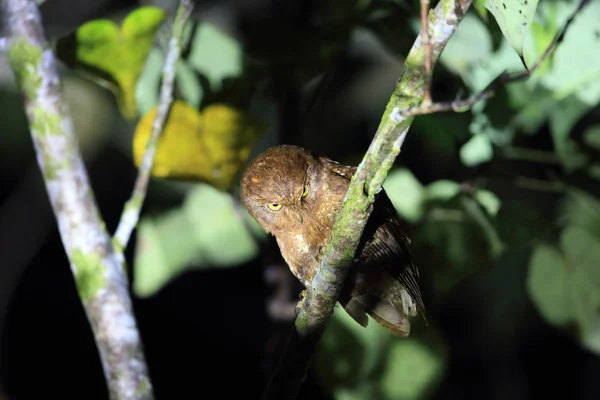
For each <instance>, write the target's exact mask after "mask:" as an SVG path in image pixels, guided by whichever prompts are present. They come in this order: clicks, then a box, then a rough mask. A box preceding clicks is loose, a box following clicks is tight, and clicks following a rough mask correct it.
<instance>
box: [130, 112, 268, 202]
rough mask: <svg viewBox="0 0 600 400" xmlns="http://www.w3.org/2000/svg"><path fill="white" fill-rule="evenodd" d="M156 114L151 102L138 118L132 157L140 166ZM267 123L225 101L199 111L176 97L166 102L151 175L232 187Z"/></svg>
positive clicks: (224, 187)
mask: <svg viewBox="0 0 600 400" xmlns="http://www.w3.org/2000/svg"><path fill="white" fill-rule="evenodd" d="M155 116H156V107H153V108H152V109H151V110H150V111H149V112H148V113H147V114H146V115H144V116H143V117H142V119H141V120H140V121H139V123H138V125H137V127H136V130H135V134H134V138H133V158H134V162H135V165H136V166H138V167H139V166H140V164H141V161H142V157H143V155H144V151H145V148H146V143H147V141H148V138H149V137H150V134H151V132H152V123H153V122H154V117H155ZM265 129H266V125H265V124H263V123H261V122H259V121H257V120H256V119H255V118H253V117H252V116H251V115H250V114H248V113H246V112H244V111H243V110H239V109H236V108H233V107H230V106H228V105H224V104H212V105H210V106H208V107H206V108H205V109H204V110H202V111H201V112H198V110H196V109H195V108H194V107H192V106H190V105H188V104H186V103H185V102H183V101H181V100H176V101H175V102H174V103H173V106H172V107H171V112H170V114H169V117H168V118H167V121H166V124H165V127H164V130H163V133H162V135H161V137H160V139H159V141H158V149H157V151H156V155H155V158H154V165H153V167H152V176H154V177H156V178H166V179H174V180H175V179H176V180H180V179H181V180H192V181H202V182H206V183H209V184H211V185H213V186H214V187H216V188H218V189H221V190H231V189H232V187H233V184H234V183H235V181H236V179H237V178H238V174H239V173H240V171H241V169H242V168H243V167H244V165H245V164H246V162H247V161H248V157H249V155H250V151H251V150H252V147H253V146H254V145H255V144H256V141H257V140H258V138H259V137H260V136H261V135H262V134H263V133H264V131H265Z"/></svg>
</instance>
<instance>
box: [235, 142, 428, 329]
mask: <svg viewBox="0 0 600 400" xmlns="http://www.w3.org/2000/svg"><path fill="white" fill-rule="evenodd" d="M355 172H356V167H349V166H344V165H340V164H338V163H337V162H335V161H332V160H330V159H328V158H324V157H314V156H312V155H311V154H310V153H309V152H308V151H307V150H305V149H303V148H301V147H297V146H290V145H282V146H276V147H272V148H270V149H268V150H267V151H265V152H264V153H262V154H261V155H259V156H258V157H257V158H256V159H255V160H254V161H253V162H252V164H251V165H250V166H249V167H248V168H247V170H246V171H245V173H244V176H243V177H242V182H241V199H242V202H243V203H244V205H245V206H246V208H247V209H248V211H249V212H250V214H251V215H252V216H253V217H254V218H255V219H256V220H257V221H258V223H259V224H260V225H261V226H262V227H263V229H264V230H265V231H266V232H267V233H271V234H272V235H274V236H275V238H276V240H277V244H278V245H279V249H280V250H281V254H282V256H283V258H284V259H285V261H286V262H287V264H288V266H289V267H290V269H291V271H292V273H293V274H294V276H296V278H298V279H299V280H300V282H302V284H303V285H304V286H305V287H306V288H309V287H310V284H311V282H312V280H313V278H314V277H315V274H316V273H317V271H318V269H319V266H320V263H321V256H322V254H323V250H324V249H325V247H326V246H327V244H328V242H329V239H330V232H331V228H332V226H333V223H334V221H335V218H336V215H337V213H338V211H339V210H340V208H341V206H342V202H343V200H344V196H345V195H346V191H347V190H348V185H349V184H350V179H351V178H352V176H353V174H354V173H355ZM409 243H410V241H409V239H408V238H407V237H406V236H405V235H404V233H403V231H402V229H401V226H400V219H399V216H398V214H397V213H396V210H395V209H394V207H393V205H392V203H391V201H390V199H389V198H388V196H387V194H386V193H385V191H383V190H382V191H381V192H380V193H379V195H378V197H377V200H376V202H375V205H374V208H373V212H372V214H371V217H370V218H369V221H368V222H367V226H366V227H365V230H364V233H363V236H362V239H361V243H360V245H359V248H358V250H357V252H356V258H355V264H354V265H353V267H352V269H351V270H350V273H349V276H348V278H347V280H346V283H345V285H344V288H343V290H342V293H341V295H340V299H339V302H340V304H341V305H342V307H344V310H346V312H348V314H349V315H350V316H352V318H353V319H354V320H355V321H356V322H358V323H359V324H361V325H362V326H367V323H368V318H367V314H368V315H370V316H371V317H372V318H373V319H375V320H376V321H377V322H378V323H379V324H381V325H382V326H383V327H385V328H387V329H388V330H389V331H390V332H392V333H393V334H394V335H397V336H407V335H408V334H409V332H410V322H409V320H408V317H409V316H415V315H417V312H421V314H423V310H424V306H423V301H422V298H421V292H420V290H419V285H418V283H417V280H418V278H419V272H418V270H417V267H416V266H415V264H413V263H412V261H411V257H410V253H409V248H408V245H409Z"/></svg>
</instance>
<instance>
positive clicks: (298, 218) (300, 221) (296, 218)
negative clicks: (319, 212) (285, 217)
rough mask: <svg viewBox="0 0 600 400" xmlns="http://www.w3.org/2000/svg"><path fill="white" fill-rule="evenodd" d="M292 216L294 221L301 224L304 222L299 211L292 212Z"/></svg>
mask: <svg viewBox="0 0 600 400" xmlns="http://www.w3.org/2000/svg"><path fill="white" fill-rule="evenodd" d="M290 214H291V215H292V217H294V219H295V220H296V221H298V222H299V223H302V221H303V219H302V214H300V213H299V212H298V211H295V210H290Z"/></svg>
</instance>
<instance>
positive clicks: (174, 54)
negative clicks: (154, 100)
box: [114, 0, 194, 248]
mask: <svg viewBox="0 0 600 400" xmlns="http://www.w3.org/2000/svg"><path fill="white" fill-rule="evenodd" d="M193 7H194V5H193V2H192V0H181V1H180V3H179V7H178V8H177V13H176V14H175V20H174V21H173V30H172V34H171V39H170V40H169V50H168V51H167V56H166V57H165V63H164V66H163V76H162V84H161V88H160V98H159V99H158V105H157V110H156V117H154V121H153V122H152V132H151V134H150V138H148V142H147V143H146V149H145V150H144V155H143V157H142V162H141V164H140V168H139V172H138V176H137V179H136V181H135V184H134V186H133V192H132V193H131V198H130V199H129V200H128V201H127V202H126V203H125V207H124V209H123V213H122V215H121V219H120V221H119V225H118V226H117V230H116V232H115V235H114V238H115V242H116V243H117V245H118V246H119V247H120V248H125V247H127V242H129V238H130V237H131V232H133V230H134V229H135V227H136V226H137V224H138V221H139V219H140V213H141V212H142V206H143V204H144V199H145V198H146V191H147V189H148V182H149V181H150V173H151V171H152V165H153V163H154V155H155V154H156V149H157V148H158V139H159V138H160V135H161V134H162V131H163V127H164V125H165V122H166V120H167V116H168V115H169V110H170V109H171V104H172V103H173V86H174V83H175V71H176V70H177V62H178V61H179V57H180V55H181V47H182V43H181V41H182V39H183V28H184V26H185V23H186V21H187V19H188V18H189V16H190V14H191V13H192V9H193Z"/></svg>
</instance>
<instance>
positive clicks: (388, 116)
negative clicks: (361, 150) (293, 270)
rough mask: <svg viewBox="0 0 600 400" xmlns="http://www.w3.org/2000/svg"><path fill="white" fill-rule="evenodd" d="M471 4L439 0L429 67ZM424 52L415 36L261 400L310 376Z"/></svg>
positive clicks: (394, 148)
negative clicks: (402, 69)
mask: <svg viewBox="0 0 600 400" xmlns="http://www.w3.org/2000/svg"><path fill="white" fill-rule="evenodd" d="M470 5H471V0H440V1H439V3H438V4H437V6H436V7H435V8H434V9H433V11H432V12H431V15H430V18H429V21H428V22H429V24H428V25H429V46H428V47H429V49H430V51H431V53H430V54H431V55H430V62H431V66H432V67H433V65H435V63H436V62H437V60H438V59H439V56H440V54H441V52H442V50H443V49H444V47H445V46H446V43H448V41H449V40H450V38H451V37H452V35H453V34H454V32H455V31H456V28H457V27H458V24H459V22H460V21H461V20H462V18H463V17H464V15H465V13H466V12H467V10H468V8H469V7H470ZM425 53H426V49H425V46H424V45H423V42H422V40H421V36H419V37H417V40H416V41H415V43H414V45H413V47H412V49H411V50H410V52H409V54H408V56H407V58H406V61H405V64H404V71H403V73H402V76H401V78H400V80H399V81H398V83H397V85H396V88H395V90H394V92H393V93H392V96H391V98H390V100H389V102H388V104H387V107H386V110H385V113H384V115H383V118H382V120H381V123H380V125H379V128H378V130H377V133H376V134H375V137H374V139H373V141H372V142H371V145H370V146H369V149H368V151H367V153H366V154H365V156H364V158H363V160H362V162H361V163H360V165H359V166H358V169H357V171H356V174H355V175H354V177H353V178H352V181H351V183H350V187H349V188H348V192H347V193H346V198H345V200H344V204H343V206H342V208H341V210H340V212H339V214H338V216H337V218H336V222H335V225H334V227H333V230H332V233H331V240H330V244H329V245H328V246H327V248H326V250H325V252H324V255H323V261H322V264H321V268H320V270H319V272H318V273H317V275H316V277H315V279H314V280H313V282H312V285H311V289H310V290H309V291H308V294H307V296H306V298H305V299H304V303H303V305H302V308H301V310H300V313H299V315H298V317H297V318H296V323H295V329H294V330H293V332H292V335H291V336H290V339H289V341H288V343H287V345H286V349H285V351H284V355H283V357H282V359H281V361H280V363H279V365H278V367H277V370H276V372H275V374H274V375H273V377H272V379H271V381H270V383H269V385H268V387H267V390H266V392H265V394H264V396H263V399H265V400H266V399H294V398H295V397H296V396H297V392H298V389H299V387H300V385H301V384H302V382H303V381H304V379H305V378H306V375H307V372H308V368H309V366H310V362H311V360H312V357H313V354H314V350H315V347H316V345H317V344H318V342H319V340H320V339H321V335H322V333H323V331H324V329H325V323H326V322H327V319H328V318H329V316H330V315H331V314H332V312H333V308H334V306H335V303H336V302H337V299H338V297H339V294H340V292H341V289H342V286H343V283H344V281H345V279H346V276H347V274H348V270H349V267H350V266H351V264H352V259H353V257H354V253H355V251H356V248H357V246H358V243H359V240H360V237H361V235H362V232H363V230H364V227H365V225H366V223H367V220H368V218H369V215H370V214H371V211H372V208H373V202H374V200H375V196H376V194H377V193H379V191H380V190H381V185H382V184H383V181H384V180H385V177H386V176H387V174H388V172H389V170H390V168H391V167H392V164H393V163H394V160H395V159H396V157H397V156H398V154H399V153H400V149H401V148H402V144H403V143H404V139H405V138H406V134H407V132H408V129H409V128H410V125H411V123H412V120H413V117H407V118H405V117H402V116H401V115H399V110H405V109H409V108H411V107H414V106H416V105H418V104H420V103H421V101H422V100H423V96H424V93H425V90H426V82H427V72H426V71H425V68H424V66H425V61H426V60H425Z"/></svg>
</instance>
